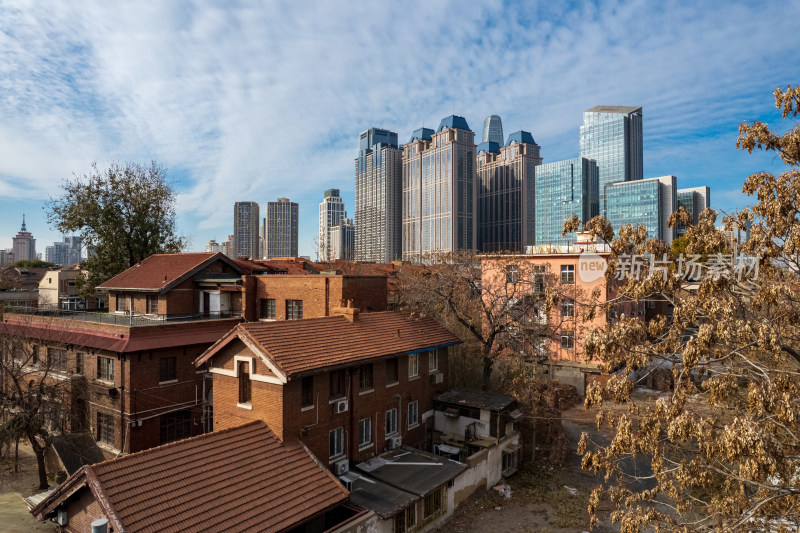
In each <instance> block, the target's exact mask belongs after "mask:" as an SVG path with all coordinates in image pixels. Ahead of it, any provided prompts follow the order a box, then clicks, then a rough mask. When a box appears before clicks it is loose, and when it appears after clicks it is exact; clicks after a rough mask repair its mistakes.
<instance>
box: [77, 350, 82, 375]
mask: <svg viewBox="0 0 800 533" xmlns="http://www.w3.org/2000/svg"><path fill="white" fill-rule="evenodd" d="M75 373H76V374H83V353H82V352H78V353H76V354H75Z"/></svg>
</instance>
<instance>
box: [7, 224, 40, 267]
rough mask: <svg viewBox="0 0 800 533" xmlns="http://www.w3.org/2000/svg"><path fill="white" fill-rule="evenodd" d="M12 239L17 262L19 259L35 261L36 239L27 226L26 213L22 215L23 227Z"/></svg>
mask: <svg viewBox="0 0 800 533" xmlns="http://www.w3.org/2000/svg"><path fill="white" fill-rule="evenodd" d="M11 240H12V243H13V244H12V249H13V250H14V262H15V263H16V262H17V261H33V260H35V259H36V239H34V238H33V235H32V234H31V233H30V232H29V231H28V230H27V228H26V227H25V215H22V228H20V230H19V233H17V236H16V237H13V238H12V239H11Z"/></svg>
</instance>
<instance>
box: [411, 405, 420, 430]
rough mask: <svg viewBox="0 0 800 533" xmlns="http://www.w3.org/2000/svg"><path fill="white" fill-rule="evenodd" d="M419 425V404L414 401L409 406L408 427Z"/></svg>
mask: <svg viewBox="0 0 800 533" xmlns="http://www.w3.org/2000/svg"><path fill="white" fill-rule="evenodd" d="M417 424H419V402H418V401H416V400H414V401H413V402H410V403H409V404H408V427H410V428H413V427H414V426H416V425H417Z"/></svg>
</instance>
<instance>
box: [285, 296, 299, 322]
mask: <svg viewBox="0 0 800 533" xmlns="http://www.w3.org/2000/svg"><path fill="white" fill-rule="evenodd" d="M301 318H303V300H286V320H300V319H301Z"/></svg>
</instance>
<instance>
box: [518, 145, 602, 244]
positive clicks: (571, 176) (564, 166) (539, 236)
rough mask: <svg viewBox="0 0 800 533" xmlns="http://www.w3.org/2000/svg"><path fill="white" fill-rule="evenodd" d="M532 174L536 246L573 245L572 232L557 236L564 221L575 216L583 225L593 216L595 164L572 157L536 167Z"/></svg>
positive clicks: (596, 205) (594, 206)
mask: <svg viewBox="0 0 800 533" xmlns="http://www.w3.org/2000/svg"><path fill="white" fill-rule="evenodd" d="M534 173H535V178H534V182H535V184H536V185H535V188H536V195H535V198H536V201H535V205H536V207H535V219H536V223H535V226H534V230H535V235H536V239H535V240H536V246H548V245H553V246H556V245H570V244H573V243H574V242H575V239H576V235H575V234H574V233H568V234H567V235H565V236H563V237H562V236H561V233H562V232H563V231H564V221H565V220H567V219H569V218H572V215H578V216H579V217H580V219H581V221H582V222H587V221H588V220H589V219H591V218H592V217H593V216H596V215H597V211H598V190H597V182H598V177H597V175H598V171H597V163H596V162H595V161H593V160H591V159H586V158H585V157H576V158H574V159H567V160H565V161H556V162H554V163H546V164H544V165H538V166H537V167H535V168H534Z"/></svg>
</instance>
